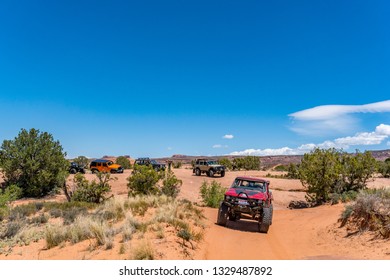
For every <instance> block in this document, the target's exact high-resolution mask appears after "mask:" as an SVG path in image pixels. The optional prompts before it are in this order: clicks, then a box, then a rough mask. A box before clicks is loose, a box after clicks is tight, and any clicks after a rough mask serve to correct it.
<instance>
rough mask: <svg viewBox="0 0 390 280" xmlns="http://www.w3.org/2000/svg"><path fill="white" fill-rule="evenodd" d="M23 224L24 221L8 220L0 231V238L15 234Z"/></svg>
mask: <svg viewBox="0 0 390 280" xmlns="http://www.w3.org/2000/svg"><path fill="white" fill-rule="evenodd" d="M24 226H25V222H24V221H8V223H7V224H6V225H5V227H4V228H3V229H2V230H1V231H0V239H6V238H12V237H14V236H16V235H17V234H18V233H19V231H20V230H21V229H22V228H23V227H24Z"/></svg>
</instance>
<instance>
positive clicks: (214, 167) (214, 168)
mask: <svg viewBox="0 0 390 280" xmlns="http://www.w3.org/2000/svg"><path fill="white" fill-rule="evenodd" d="M225 170H226V167H225V166H224V165H221V164H219V163H218V162H217V161H216V160H211V159H204V158H199V159H197V160H196V161H195V164H194V168H193V169H192V173H195V175H196V176H200V175H202V174H204V173H206V174H207V176H209V177H214V175H215V174H220V175H221V177H224V176H225Z"/></svg>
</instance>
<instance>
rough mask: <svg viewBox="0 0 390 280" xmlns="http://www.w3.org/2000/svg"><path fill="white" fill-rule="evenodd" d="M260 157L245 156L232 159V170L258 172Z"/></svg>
mask: <svg viewBox="0 0 390 280" xmlns="http://www.w3.org/2000/svg"><path fill="white" fill-rule="evenodd" d="M260 165H261V162H260V157H257V156H246V157H241V158H235V159H233V169H238V170H241V169H244V170H260V169H261V166H260Z"/></svg>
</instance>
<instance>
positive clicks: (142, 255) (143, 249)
mask: <svg viewBox="0 0 390 280" xmlns="http://www.w3.org/2000/svg"><path fill="white" fill-rule="evenodd" d="M133 259H134V260H154V259H155V252H154V250H153V247H152V245H151V244H150V243H149V242H146V241H145V242H142V243H141V244H140V245H138V246H137V247H136V248H135V249H134V252H133Z"/></svg>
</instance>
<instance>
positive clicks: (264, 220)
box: [217, 177, 273, 233]
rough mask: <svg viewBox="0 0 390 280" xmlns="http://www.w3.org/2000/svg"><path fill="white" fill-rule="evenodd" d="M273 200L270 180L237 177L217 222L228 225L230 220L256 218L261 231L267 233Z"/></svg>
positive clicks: (227, 193) (227, 194)
mask: <svg viewBox="0 0 390 280" xmlns="http://www.w3.org/2000/svg"><path fill="white" fill-rule="evenodd" d="M272 202H273V196H272V192H271V191H270V190H269V181H267V180H264V179H260V178H255V177H237V178H236V179H235V180H234V182H233V184H232V186H231V187H230V189H228V190H227V191H226V193H225V198H224V200H223V201H222V202H221V205H220V207H219V211H218V219H217V224H219V225H221V226H226V224H227V222H228V220H229V221H238V220H240V219H250V220H256V221H257V222H258V225H259V231H260V232H262V233H267V232H268V229H269V227H270V225H271V224H272V215H273V204H272Z"/></svg>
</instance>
